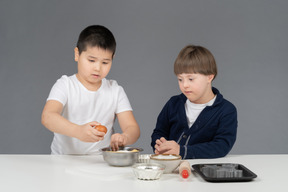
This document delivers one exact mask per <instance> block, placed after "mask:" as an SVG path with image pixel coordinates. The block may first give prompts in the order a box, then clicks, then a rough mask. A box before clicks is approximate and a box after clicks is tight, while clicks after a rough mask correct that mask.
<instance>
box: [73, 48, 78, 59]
mask: <svg viewBox="0 0 288 192" xmlns="http://www.w3.org/2000/svg"><path fill="white" fill-rule="evenodd" d="M78 59H79V49H78V47H75V49H74V60H75V61H76V62H78Z"/></svg>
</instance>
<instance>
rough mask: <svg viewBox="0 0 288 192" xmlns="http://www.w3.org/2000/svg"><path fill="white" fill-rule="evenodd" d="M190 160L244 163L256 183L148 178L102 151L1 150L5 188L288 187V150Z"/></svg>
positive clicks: (83, 191)
mask: <svg viewBox="0 0 288 192" xmlns="http://www.w3.org/2000/svg"><path fill="white" fill-rule="evenodd" d="M189 161H190V163H191V164H197V163H201V164H202V163H238V164H243V165H244V166H246V167H247V168H248V169H250V170H251V171H253V172H254V173H255V174H257V178H256V179H254V180H252V181H250V182H234V183H210V182H207V181H205V180H203V179H202V178H201V177H200V176H199V175H197V174H196V175H192V176H190V177H189V179H187V180H184V179H182V178H181V177H180V176H179V175H178V174H175V173H174V174H164V175H163V176H162V177H161V178H160V179H159V180H155V181H142V180H138V179H136V178H135V177H134V174H133V172H132V168H131V167H120V168H119V167H111V166H109V165H107V164H106V163H105V162H104V161H103V158H102V156H53V155H0V191H1V192H10V191H12V192H14V191H15V192H16V191H17V192H26V191H27V192H33V191H37V192H46V191H49V192H50V191H53V192H58V191H62V192H74V191H77V192H89V191H93V192H97V191H105V192H108V191H113V192H116V191H128V192H130V191H131V192H132V191H133V192H141V191H143V192H144V191H145V192H154V191H156V192H163V191H165V192H170V191H171V192H184V191H189V192H205V191H207V192H208V191H209V192H218V191H219V192H220V191H221V192H223V191H229V192H230V191H231V192H238V191H241V192H247V191H253V192H258V191H259V192H266V191H267V192H268V191H269V192H273V191H277V192H279V191H283V192H284V191H285V192H287V191H288V176H287V172H288V155H229V156H227V157H224V158H219V159H197V160H189Z"/></svg>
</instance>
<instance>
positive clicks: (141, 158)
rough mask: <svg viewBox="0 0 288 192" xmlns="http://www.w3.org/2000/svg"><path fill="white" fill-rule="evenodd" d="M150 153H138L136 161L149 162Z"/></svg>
mask: <svg viewBox="0 0 288 192" xmlns="http://www.w3.org/2000/svg"><path fill="white" fill-rule="evenodd" d="M150 157H151V154H140V155H139V157H138V161H137V163H150Z"/></svg>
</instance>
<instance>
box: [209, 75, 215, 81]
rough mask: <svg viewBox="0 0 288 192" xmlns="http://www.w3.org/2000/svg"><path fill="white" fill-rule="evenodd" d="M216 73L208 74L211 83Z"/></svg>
mask: <svg viewBox="0 0 288 192" xmlns="http://www.w3.org/2000/svg"><path fill="white" fill-rule="evenodd" d="M214 77H215V75H213V74H211V75H208V81H209V82H210V83H211V82H212V81H213V79H214Z"/></svg>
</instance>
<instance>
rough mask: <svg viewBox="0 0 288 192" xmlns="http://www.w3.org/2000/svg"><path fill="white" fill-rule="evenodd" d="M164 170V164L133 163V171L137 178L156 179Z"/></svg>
mask: <svg viewBox="0 0 288 192" xmlns="http://www.w3.org/2000/svg"><path fill="white" fill-rule="evenodd" d="M164 170H165V165H161V164H157V163H140V164H135V165H133V172H134V175H135V176H136V177H137V179H140V180H156V179H159V178H160V177H161V175H162V174H163V172H164Z"/></svg>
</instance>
